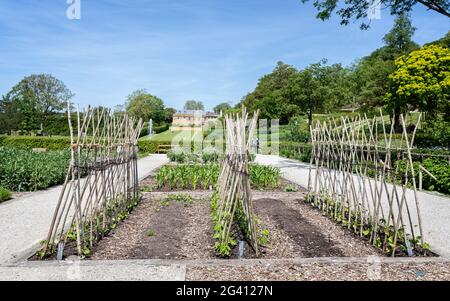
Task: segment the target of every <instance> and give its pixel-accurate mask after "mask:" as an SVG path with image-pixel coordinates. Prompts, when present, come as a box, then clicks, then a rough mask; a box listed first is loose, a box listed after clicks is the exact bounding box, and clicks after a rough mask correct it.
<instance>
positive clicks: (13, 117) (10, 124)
mask: <svg viewBox="0 0 450 301" xmlns="http://www.w3.org/2000/svg"><path fill="white" fill-rule="evenodd" d="M21 118H22V112H21V111H20V107H19V105H18V103H17V102H15V101H11V100H10V99H8V98H7V97H6V96H3V98H2V99H1V100H0V134H10V135H11V134H12V132H13V131H16V130H18V129H19V125H20V120H21Z"/></svg>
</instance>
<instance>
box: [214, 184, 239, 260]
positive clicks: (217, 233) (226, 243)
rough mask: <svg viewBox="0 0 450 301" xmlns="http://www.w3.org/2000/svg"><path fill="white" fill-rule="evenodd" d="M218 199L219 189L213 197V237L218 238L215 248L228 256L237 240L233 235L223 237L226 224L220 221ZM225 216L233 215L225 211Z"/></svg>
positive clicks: (220, 253)
mask: <svg viewBox="0 0 450 301" xmlns="http://www.w3.org/2000/svg"><path fill="white" fill-rule="evenodd" d="M218 201H219V195H218V194H217V191H214V193H213V195H212V197H211V219H212V223H213V231H214V234H213V238H214V239H215V240H216V241H215V243H214V250H215V251H216V253H217V254H218V255H219V256H221V257H228V256H230V255H231V249H232V247H234V246H236V244H237V241H236V239H234V238H233V237H232V236H231V235H230V236H228V237H223V238H222V235H223V232H224V224H223V223H221V222H220V221H219V212H218V210H217V209H218ZM222 214H223V218H225V219H228V220H229V219H230V218H231V216H230V214H229V213H225V212H223V213H222Z"/></svg>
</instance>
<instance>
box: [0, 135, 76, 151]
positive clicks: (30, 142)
mask: <svg viewBox="0 0 450 301" xmlns="http://www.w3.org/2000/svg"><path fill="white" fill-rule="evenodd" d="M0 137H1V138H0V146H4V147H13V148H17V149H27V150H31V149H33V148H46V149H48V150H66V149H69V148H70V137H67V136H52V137H44V136H0Z"/></svg>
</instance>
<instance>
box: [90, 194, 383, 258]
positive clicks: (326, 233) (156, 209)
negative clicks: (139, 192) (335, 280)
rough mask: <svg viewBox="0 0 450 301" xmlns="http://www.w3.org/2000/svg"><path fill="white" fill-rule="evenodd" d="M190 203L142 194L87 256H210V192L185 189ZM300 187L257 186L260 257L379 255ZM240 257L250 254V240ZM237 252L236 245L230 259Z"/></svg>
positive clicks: (252, 254) (249, 255)
mask: <svg viewBox="0 0 450 301" xmlns="http://www.w3.org/2000/svg"><path fill="white" fill-rule="evenodd" d="M170 194H173V195H174V194H178V195H179V194H184V195H190V196H191V197H192V198H193V201H192V202H187V203H186V202H180V201H175V200H172V201H170V202H168V201H166V200H165V198H166V196H167V195H169V193H163V192H156V193H155V192H154V193H144V198H143V201H142V203H141V204H140V205H139V206H138V207H137V208H136V209H135V210H134V211H133V214H131V215H130V217H129V218H128V219H127V220H125V221H124V222H123V223H121V224H120V225H119V226H118V228H117V229H115V230H113V231H112V232H111V233H110V234H109V235H108V236H107V237H105V238H104V239H102V240H101V241H100V242H99V243H98V244H97V245H96V246H95V247H94V249H93V250H92V255H91V259H156V258H158V259H213V258H217V257H216V255H215V254H214V250H213V244H214V240H213V238H212V223H211V218H210V203H209V196H210V193H209V192H200V191H188V192H172V193H170ZM303 195H304V193H303V192H291V193H287V192H261V191H257V192H256V191H255V192H254V194H253V196H254V207H255V212H256V214H257V215H258V217H259V219H260V223H259V228H260V229H268V230H269V233H270V236H269V240H270V242H269V244H268V245H267V246H266V247H262V255H261V257H262V258H267V259H270V258H297V257H324V256H326V257H332V256H339V257H341V256H342V257H346V256H352V257H354V256H368V255H379V253H378V251H377V250H376V249H375V248H373V247H372V246H371V245H370V244H367V243H366V242H365V241H362V240H360V239H359V238H358V237H355V236H353V235H352V234H349V233H347V231H346V229H343V228H342V227H340V226H338V225H336V224H334V223H333V222H332V221H329V220H328V218H327V217H325V216H322V215H321V214H320V212H318V211H317V210H315V209H314V208H312V207H311V206H309V205H308V204H305V203H303V200H302V197H303ZM244 250H245V252H244V258H254V257H255V255H254V252H253V250H252V249H251V247H250V246H249V245H248V244H245V247H244ZM236 257H237V248H235V250H233V255H232V256H231V258H236Z"/></svg>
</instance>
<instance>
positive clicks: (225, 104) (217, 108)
mask: <svg viewBox="0 0 450 301" xmlns="http://www.w3.org/2000/svg"><path fill="white" fill-rule="evenodd" d="M229 109H231V105H230V104H229V103H228V102H222V103H219V104H218V105H217V106H215V107H214V109H213V111H214V113H216V114H220V112H225V111H226V110H229Z"/></svg>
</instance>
